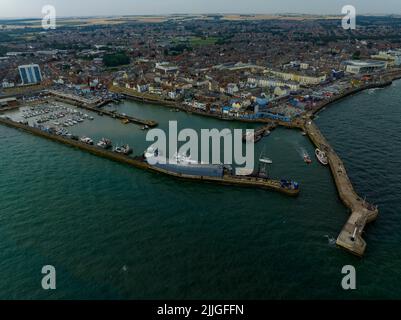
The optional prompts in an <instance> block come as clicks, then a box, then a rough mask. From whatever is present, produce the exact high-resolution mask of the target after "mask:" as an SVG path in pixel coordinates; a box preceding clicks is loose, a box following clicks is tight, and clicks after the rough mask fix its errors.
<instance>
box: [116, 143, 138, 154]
mask: <svg viewBox="0 0 401 320" xmlns="http://www.w3.org/2000/svg"><path fill="white" fill-rule="evenodd" d="M113 151H114V152H115V153H119V154H124V155H129V154H131V153H132V152H133V150H132V148H130V146H129V145H128V144H125V145H122V146H119V147H116V148H114V150H113Z"/></svg>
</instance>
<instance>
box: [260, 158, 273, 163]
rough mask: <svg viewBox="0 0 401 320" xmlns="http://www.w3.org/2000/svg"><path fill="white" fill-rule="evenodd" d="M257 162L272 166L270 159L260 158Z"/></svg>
mask: <svg viewBox="0 0 401 320" xmlns="http://www.w3.org/2000/svg"><path fill="white" fill-rule="evenodd" d="M259 162H261V163H265V164H272V163H273V161H272V160H271V159H269V158H266V157H261V158H260V159H259Z"/></svg>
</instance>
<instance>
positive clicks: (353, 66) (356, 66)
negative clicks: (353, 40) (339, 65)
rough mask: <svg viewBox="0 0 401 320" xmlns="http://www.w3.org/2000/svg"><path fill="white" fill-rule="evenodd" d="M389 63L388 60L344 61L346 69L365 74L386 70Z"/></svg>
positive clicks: (349, 71)
mask: <svg viewBox="0 0 401 320" xmlns="http://www.w3.org/2000/svg"><path fill="white" fill-rule="evenodd" d="M387 64H388V63H387V62H386V61H378V60H348V61H344V62H343V65H344V66H345V71H346V72H348V73H352V74H364V73H371V72H375V71H380V70H385V69H386V68H387Z"/></svg>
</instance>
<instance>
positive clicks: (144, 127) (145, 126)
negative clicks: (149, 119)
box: [141, 125, 149, 130]
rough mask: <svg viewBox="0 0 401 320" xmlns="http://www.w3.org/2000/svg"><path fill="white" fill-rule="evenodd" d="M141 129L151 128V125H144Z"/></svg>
mask: <svg viewBox="0 0 401 320" xmlns="http://www.w3.org/2000/svg"><path fill="white" fill-rule="evenodd" d="M141 130H149V126H147V125H144V126H143V127H142V128H141Z"/></svg>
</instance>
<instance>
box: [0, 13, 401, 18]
mask: <svg viewBox="0 0 401 320" xmlns="http://www.w3.org/2000/svg"><path fill="white" fill-rule="evenodd" d="M202 15H203V16H211V15H219V16H227V15H243V16H266V15H270V16H284V17H285V16H294V15H295V16H296V15H298V16H327V17H333V16H336V17H337V16H338V17H342V16H343V14H339V13H338V12H337V13H301V12H292V13H291V12H280V13H239V12H225V13H221V12H215V13H212V12H210V13H154V14H149V13H145V14H111V15H107V14H98V15H96V14H95V15H69V16H58V19H70V18H81V19H84V18H107V17H109V18H116V17H118V18H124V17H155V16H156V17H168V16H202ZM358 16H400V17H401V13H360V14H358ZM42 18H43V17H42V16H35V17H33V16H25V17H21V16H0V19H4V20H26V19H32V20H40V19H42Z"/></svg>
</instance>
